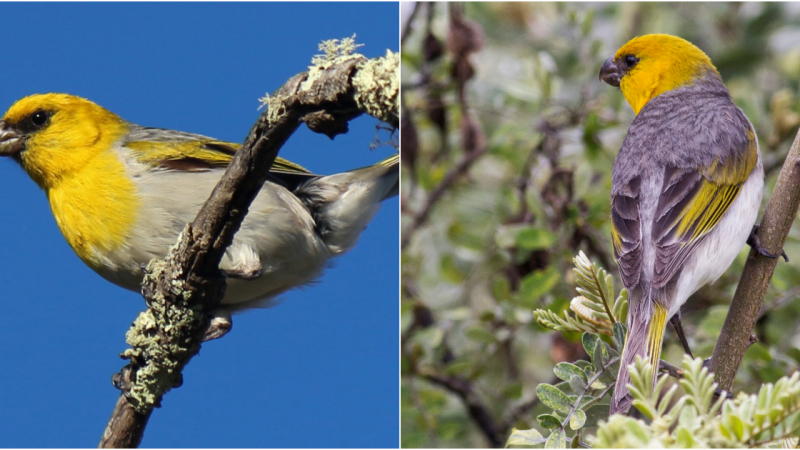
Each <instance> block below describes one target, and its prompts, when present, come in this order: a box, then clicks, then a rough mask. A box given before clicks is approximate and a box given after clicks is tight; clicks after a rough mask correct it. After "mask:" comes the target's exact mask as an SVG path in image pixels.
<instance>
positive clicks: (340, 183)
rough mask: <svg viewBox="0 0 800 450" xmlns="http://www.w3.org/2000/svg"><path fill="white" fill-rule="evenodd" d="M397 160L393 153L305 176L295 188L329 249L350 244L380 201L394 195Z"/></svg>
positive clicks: (341, 250) (340, 249)
mask: <svg viewBox="0 0 800 450" xmlns="http://www.w3.org/2000/svg"><path fill="white" fill-rule="evenodd" d="M399 164H400V155H398V154H395V155H393V156H391V157H389V158H387V159H385V160H383V161H381V162H379V163H377V164H374V165H372V166H369V167H363V168H361V169H356V170H352V171H349V172H344V173H337V174H334V175H329V176H324V177H320V178H316V179H313V180H309V181H308V182H306V183H304V184H303V185H301V186H300V187H299V188H298V189H297V190H296V191H295V195H297V196H298V197H299V198H300V199H302V201H303V203H304V204H305V205H306V207H307V208H308V209H309V211H311V214H312V216H313V217H314V220H315V222H316V224H317V227H316V232H317V234H319V235H320V236H321V237H322V238H323V240H324V241H325V243H326V244H327V245H328V247H329V248H330V250H331V252H332V253H334V254H340V253H344V252H346V251H347V250H349V249H350V248H352V247H353V245H355V243H356V241H357V240H358V237H359V235H360V234H361V232H362V231H364V228H366V226H367V224H368V223H369V221H370V220H372V217H373V216H374V215H375V213H376V212H378V209H379V208H380V203H381V202H382V201H384V200H387V199H389V198H392V197H395V196H397V195H398V193H399V187H400V171H399V169H400V167H399Z"/></svg>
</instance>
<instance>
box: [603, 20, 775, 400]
mask: <svg viewBox="0 0 800 450" xmlns="http://www.w3.org/2000/svg"><path fill="white" fill-rule="evenodd" d="M600 79H602V80H603V81H605V82H606V83H608V84H611V85H612V86H619V87H620V88H621V90H622V93H623V95H624V96H625V99H626V100H627V101H628V103H630V105H631V107H632V108H633V111H634V112H635V113H636V118H635V119H634V120H633V123H632V124H631V126H630V129H629V130H628V134H627V136H626V137H625V141H624V142H623V144H622V149H621V150H620V152H619V154H618V155H617V158H616V160H615V161H614V169H613V175H612V181H613V186H612V190H611V216H612V224H613V227H612V242H613V246H614V257H615V259H616V260H617V263H618V264H619V269H620V275H621V277H622V282H623V284H624V285H625V287H626V288H627V289H628V291H629V302H630V304H629V312H628V323H627V326H628V335H627V339H626V340H625V348H624V350H623V355H622V358H621V361H620V370H619V376H618V377H617V384H616V387H615V389H614V395H613V397H612V401H611V413H612V414H613V413H618V412H625V411H627V410H628V409H629V408H630V405H631V397H630V394H629V393H628V391H627V388H626V385H627V383H629V381H630V376H629V374H628V365H629V364H631V363H633V361H634V360H635V357H636V355H640V356H642V357H644V358H648V359H650V361H651V362H652V364H653V367H654V370H657V369H658V361H659V358H660V355H661V345H662V341H663V337H664V329H665V327H666V322H667V319H669V318H672V317H673V316H675V315H676V314H677V313H678V312H679V310H680V307H681V305H683V303H684V302H686V300H687V299H688V298H689V296H690V295H692V294H693V293H694V292H695V291H697V290H698V289H699V288H700V287H701V286H703V285H705V284H707V283H711V282H713V281H714V280H716V279H717V278H719V277H720V275H722V274H723V273H724V272H725V270H726V269H727V268H728V266H730V264H731V263H732V262H733V260H734V259H735V258H736V255H738V254H739V251H740V250H741V248H742V246H743V245H744V244H745V242H746V241H747V240H748V236H749V235H750V233H751V230H752V229H753V224H754V223H755V220H756V217H757V215H758V209H759V206H760V205H761V196H762V190H763V187H764V169H763V167H762V164H761V155H760V153H759V150H758V141H757V140H756V134H755V130H754V129H753V126H752V125H751V124H750V121H749V120H748V119H747V117H745V115H744V113H743V112H742V110H741V109H739V108H738V107H736V105H735V104H734V103H733V101H732V99H731V96H730V93H729V92H728V89H727V88H726V87H725V85H724V84H723V83H722V79H721V78H720V75H719V72H717V69H716V68H715V67H714V65H713V64H712V63H711V60H710V59H709V58H708V56H706V54H705V53H703V51H702V50H700V49H699V48H697V47H695V46H694V45H692V44H691V43H689V42H688V41H686V40H684V39H681V38H678V37H675V36H669V35H664V34H653V35H646V36H640V37H637V38H635V39H632V40H631V41H629V42H628V43H627V44H625V45H623V46H622V48H620V49H619V50H618V51H617V53H616V54H615V55H614V56H613V57H611V58H609V59H608V60H607V61H606V62H605V63H604V64H603V67H602V69H601V71H600ZM760 253H761V254H763V255H765V256H770V257H774V256H775V255H770V254H769V253H767V252H766V251H764V250H763V249H761V250H760ZM653 379H654V380H655V377H653Z"/></svg>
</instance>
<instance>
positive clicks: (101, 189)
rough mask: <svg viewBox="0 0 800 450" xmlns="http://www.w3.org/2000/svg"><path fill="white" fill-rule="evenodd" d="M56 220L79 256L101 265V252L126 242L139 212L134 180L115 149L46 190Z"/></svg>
mask: <svg viewBox="0 0 800 450" xmlns="http://www.w3.org/2000/svg"><path fill="white" fill-rule="evenodd" d="M46 191H47V196H48V198H49V199H50V207H51V208H52V210H53V216H55V219H56V223H58V226H59V228H60V229H61V232H62V233H63V234H64V237H65V238H66V239H67V242H68V243H69V245H70V246H71V247H72V248H73V250H75V253H77V254H78V256H79V257H80V258H81V259H82V260H84V261H86V262H87V263H88V264H90V265H98V264H100V261H99V260H98V253H99V254H101V255H102V254H105V253H107V252H109V251H112V250H115V249H117V248H119V247H120V246H121V245H124V243H125V239H126V237H127V236H128V233H129V231H130V230H131V228H132V227H133V225H134V222H135V220H136V215H137V214H138V211H139V206H140V202H139V198H138V195H137V189H136V186H135V185H134V183H133V182H132V181H131V180H130V179H129V178H128V177H127V176H126V174H125V168H124V166H123V164H122V163H121V162H120V161H119V160H118V159H117V158H116V157H115V155H114V153H113V150H108V151H105V152H102V153H100V154H98V155H96V156H95V157H94V158H92V159H91V160H90V161H89V162H88V163H87V164H86V166H84V167H83V168H82V169H81V170H80V171H77V172H75V173H71V174H70V175H69V176H65V177H63V178H62V179H61V180H60V182H59V183H58V184H56V185H54V186H52V187H49V188H47V189H46Z"/></svg>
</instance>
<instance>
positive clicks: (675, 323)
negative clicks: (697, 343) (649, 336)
mask: <svg viewBox="0 0 800 450" xmlns="http://www.w3.org/2000/svg"><path fill="white" fill-rule="evenodd" d="M669 323H671V324H672V328H674V329H675V334H677V335H678V339H680V341H681V345H683V350H684V351H685V352H686V353H687V354H688V355H689V357H690V358H692V359H694V355H692V350H691V349H690V348H689V342H688V341H686V334H684V332H683V325H681V312H680V311H678V312H676V313H675V315H674V316H672V318H671V319H669Z"/></svg>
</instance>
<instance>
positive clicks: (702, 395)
mask: <svg viewBox="0 0 800 450" xmlns="http://www.w3.org/2000/svg"><path fill="white" fill-rule="evenodd" d="M630 373H631V384H632V386H631V388H630V393H631V394H632V395H633V398H634V403H633V404H634V406H635V407H636V408H637V409H638V410H639V411H641V412H642V414H643V415H644V416H645V417H646V418H647V419H649V423H648V422H645V421H643V420H637V419H634V418H632V417H626V416H622V415H614V416H612V417H610V418H609V420H608V421H605V422H601V423H600V426H599V427H598V429H597V435H596V436H595V437H590V438H589V439H588V440H589V442H590V443H591V444H592V445H594V446H596V447H603V448H644V447H668V448H688V447H699V448H740V447H751V448H752V447H764V446H768V445H769V446H777V445H789V446H791V447H792V448H793V447H794V446H795V445H796V444H797V438H796V436H795V435H796V434H797V432H798V430H800V373H798V372H795V373H794V374H793V375H792V376H791V377H787V376H784V377H782V378H781V379H780V380H778V382H777V383H775V384H774V385H773V384H771V383H767V384H765V385H763V386H761V389H760V390H759V392H758V394H751V395H747V394H744V393H741V394H739V395H738V396H737V397H736V398H735V399H733V400H727V399H726V398H725V397H724V396H720V398H719V399H718V400H716V401H713V397H714V391H715V389H716V383H714V376H713V375H712V374H710V373H708V370H707V369H706V368H705V367H703V361H702V360H701V359H699V358H696V359H694V360H693V359H691V358H690V357H689V356H688V355H687V356H684V358H683V378H682V379H681V380H680V386H681V388H683V392H684V395H683V396H681V397H680V398H679V399H678V400H677V401H676V402H675V403H671V400H672V398H673V396H674V394H675V392H676V390H677V389H678V385H674V386H672V387H671V388H670V389H669V390H667V391H666V393H664V394H663V396H662V392H663V390H664V387H665V386H666V383H667V380H668V379H669V377H668V376H667V375H662V376H661V377H660V378H659V380H658V383H657V384H656V387H655V388H653V387H652V386H653V383H652V375H651V374H652V369H651V367H650V362H649V361H647V360H644V359H641V358H637V359H636V362H635V363H634V364H632V365H631V371H630Z"/></svg>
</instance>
